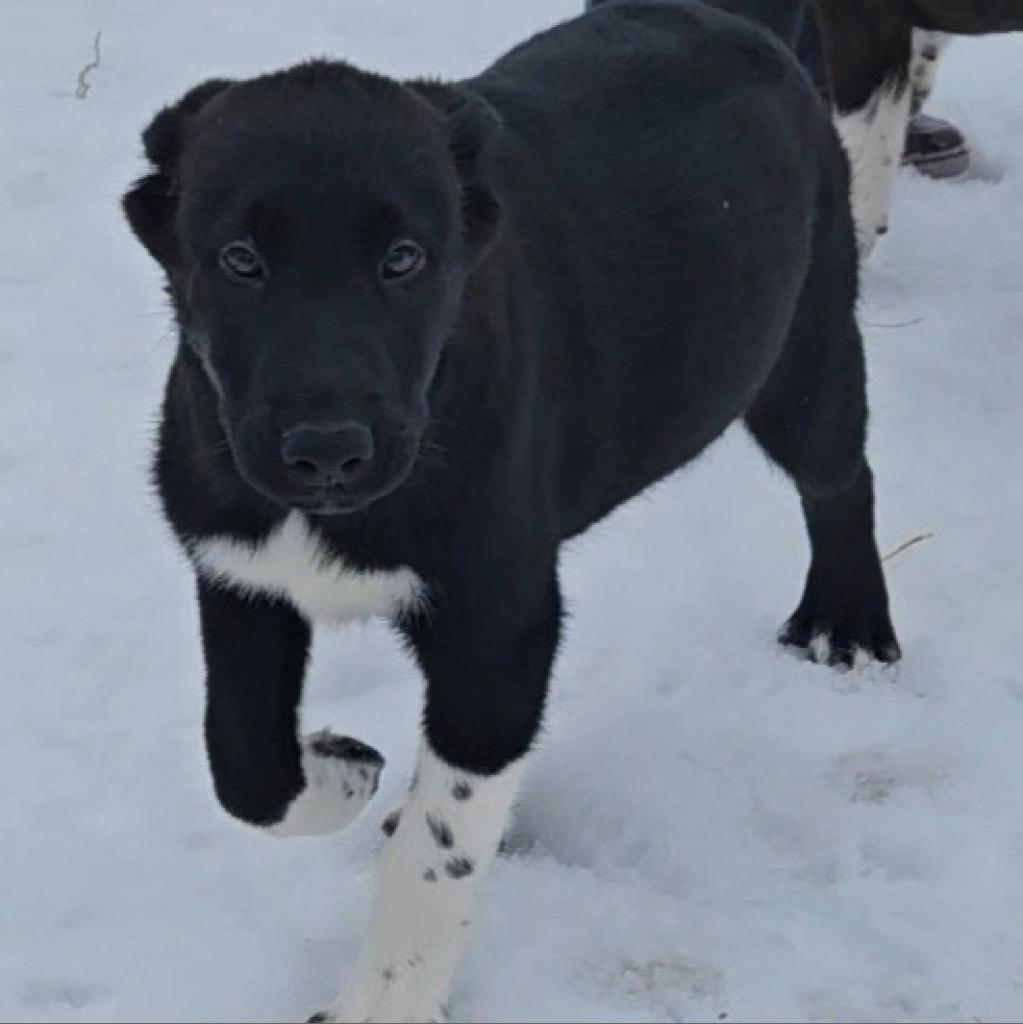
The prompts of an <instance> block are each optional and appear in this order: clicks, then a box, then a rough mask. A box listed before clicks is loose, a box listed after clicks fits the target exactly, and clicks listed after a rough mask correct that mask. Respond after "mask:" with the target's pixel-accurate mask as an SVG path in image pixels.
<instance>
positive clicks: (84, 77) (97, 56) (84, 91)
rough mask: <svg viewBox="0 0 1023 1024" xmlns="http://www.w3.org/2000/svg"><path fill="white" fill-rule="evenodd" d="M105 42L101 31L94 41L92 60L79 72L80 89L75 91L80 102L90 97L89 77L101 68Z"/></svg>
mask: <svg viewBox="0 0 1023 1024" xmlns="http://www.w3.org/2000/svg"><path fill="white" fill-rule="evenodd" d="M102 41H103V30H102V29H100V30H99V31H98V32H97V33H96V38H95V39H93V41H92V60H90V61H89V63H88V64H86V65H85V67H84V68H82V70H81V71H79V72H78V87H77V88H76V89H75V96H77V97H78V99H80V100H84V99H85V97H86V96H88V95H89V86H90V85H91V83H90V82H89V75H90V74H91V73H92V72H93V71H95V70H96V68H98V67H99V66H100V64H101V63H102V60H103V55H102V53H101V52H100V48H99V47H100V43H101V42H102Z"/></svg>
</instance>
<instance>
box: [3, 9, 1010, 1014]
mask: <svg viewBox="0 0 1023 1024" xmlns="http://www.w3.org/2000/svg"><path fill="white" fill-rule="evenodd" d="M574 7H575V4H574V2H572V0H508V3H507V4H505V3H499V2H498V0H429V2H427V0H388V2H386V3H385V2H383V0H302V3H301V4H297V3H293V2H288V0H216V2H210V0H165V2H163V3H156V2H138V0H0V683H2V690H0V793H2V797H0V800H2V811H3V817H2V822H3V824H2V826H0V833H2V840H0V1018H3V1019H4V1020H19V1021H20V1020H28V1021H43V1020H46V1021H101V1020H102V1021H113V1020H121V1021H129V1020H132V1021H135V1020H143V1021H150V1020H151V1021H170V1020H174V1021H230V1020H242V1019H244V1020H253V1021H257V1020H258V1021H286V1020H298V1019H304V1018H305V1016H306V1015H307V1014H308V1013H309V1012H310V1011H312V1010H314V1009H317V1008H319V1007H320V1006H322V1005H323V1004H325V1003H326V1002H327V1001H328V1000H329V999H330V998H331V997H333V996H334V995H335V994H336V991H337V989H338V986H339V983H340V980H341V978H342V977H343V974H344V972H345V971H346V970H347V969H348V968H349V966H350V965H351V963H352V961H353V958H354V955H355V952H356V946H357V942H358V937H359V935H360V932H361V929H362V927H363V924H364V919H365V915H366V911H367V903H368V894H369V890H370V879H371V867H372V862H373V856H374V852H375V850H376V849H377V847H378V845H379V832H378V825H379V822H380V819H381V818H382V817H383V816H384V815H385V814H386V813H387V811H388V810H389V809H390V808H391V807H392V806H394V805H395V804H396V803H398V802H399V799H400V796H401V794H402V793H403V791H404V787H405V784H406V779H407V774H408V771H409V768H410V763H411V760H412V757H413V754H414V747H415V731H414V726H415V721H416V716H417V709H418V701H419V682H418V679H417V677H416V675H415V673H414V672H413V670H412V668H411V666H410V664H409V663H408V662H407V661H406V660H405V658H404V656H403V655H401V654H400V653H399V651H398V650H397V646H396V644H395V643H394V642H393V639H392V638H391V637H390V636H389V635H388V633H387V632H386V630H385V629H383V628H382V627H379V626H371V627H365V628H356V629H349V630H347V631H345V632H344V633H341V634H331V635H326V636H321V637H320V638H319V639H318V642H317V649H316V658H315V664H314V666H313V671H312V678H311V684H310V689H309V698H308V701H307V708H306V720H307V725H308V726H309V727H319V726H322V725H324V724H328V723H330V724H332V725H334V726H335V727H337V728H339V729H340V730H341V731H343V732H348V733H351V734H352V735H355V736H359V737H362V738H364V739H366V740H368V741H369V742H372V743H373V744H375V745H376V746H378V747H379V748H380V749H381V750H383V751H384V752H385V753H386V754H387V756H388V758H389V770H388V772H387V773H386V775H385V781H384V784H383V787H382V791H381V793H380V795H379V797H378V798H377V800H376V801H375V802H374V803H373V804H372V805H371V808H370V810H369V811H368V812H367V813H366V814H365V816H364V817H363V818H362V819H360V820H359V821H358V822H357V823H356V824H355V825H354V826H353V827H352V828H351V829H350V831H349V832H347V833H346V834H343V835H340V836H337V837H335V838H330V839H325V840H295V841H289V842H288V843H278V842H275V841H273V840H269V839H266V838H263V837H261V836H258V835H253V834H250V833H249V832H247V831H246V830H245V829H244V828H242V827H241V826H238V825H236V824H234V823H233V822H232V821H231V820H230V819H229V818H228V817H227V816H226V815H224V814H223V813H222V812H221V811H220V810H219V808H218V807H217V806H216V805H215V803H214V801H213V799H212V796H211V792H210V786H209V782H208V779H207V775H206V770H205V764H204V755H203V751H202V747H201V742H200V739H201V737H200V719H201V711H202V691H201V670H200V664H199V657H198V644H197V638H196V628H195V622H194V612H193V606H192V601H191V582H190V577H189V574H188V572H187V571H186V568H185V566H184V565H183V563H182V560H181V558H180V557H179V556H178V554H177V553H176V551H175V549H174V548H173V546H172V545H171V543H170V541H169V538H168V535H167V533H166V532H165V530H164V528H163V526H162V524H161V522H160V520H159V518H158V516H157V515H156V513H155V511H154V503H153V500H152V498H151V496H150V494H149V492H148V486H147V482H146V475H145V470H146V464H147V458H148V447H149V437H150V434H151V428H152V423H153V412H154V407H155V404H156V402H157V399H158V394H159V391H160V388H161V386H162V381H163V377H164V374H165V371H166V368H167V365H168V363H169V360H170V358H171V354H172V350H173V345H174V341H173V338H172V336H171V335H170V333H169V332H168V318H167V315H166V310H165V306H164V303H163V300H162V296H161V291H160V287H159V279H158V276H157V273H156V271H155V268H154V267H153V266H152V265H151V264H150V263H149V261H148V259H147V258H146V256H145V255H144V253H143V251H142V249H141V248H140V247H139V246H137V245H136V244H135V242H134V241H133V240H132V239H131V238H130V237H129V234H128V231H127V228H126V227H125V225H124V223H123V222H122V220H121V218H120V215H119V212H118V207H117V203H118V199H119V195H120V193H121V192H122V190H123V188H124V187H125V185H126V184H127V183H128V181H129V180H130V179H131V178H132V177H133V175H135V174H137V173H139V172H140V171H141V161H140V157H139V145H138V133H139V131H140V129H141V128H142V127H143V126H144V125H145V124H146V122H147V121H148V119H149V117H150V116H151V114H152V113H153V112H154V111H155V110H156V108H157V107H158V106H159V105H161V104H163V103H164V102H166V101H168V100H171V99H173V98H176V97H177V96H178V95H179V94H180V93H181V92H183V91H184V90H185V89H186V88H187V87H188V86H190V85H192V84H193V83H195V82H196V81H198V80H200V79H202V78H204V77H207V76H211V75H224V74H227V75H232V74H233V75H247V74H252V73H255V72H258V71H262V70H265V69H269V68H273V67H277V66H280V65H283V64H287V63H289V62H292V61H294V60H296V59H299V58H302V57H305V56H308V55H312V54H330V55H339V56H346V57H349V58H351V59H352V60H354V61H356V62H359V63H362V64H364V65H367V66H369V67H373V68H377V69H382V70H385V71H388V72H392V73H395V74H411V73H424V72H434V73H443V74H446V75H449V76H459V75H463V74H468V73H472V72H473V71H475V70H477V69H479V68H481V67H482V66H484V65H485V64H486V63H487V62H488V61H489V60H490V59H491V58H492V57H493V56H495V55H496V54H497V53H499V52H500V51H501V50H502V49H504V48H505V47H506V46H508V45H509V44H511V43H513V42H515V41H517V40H519V39H520V38H522V37H524V36H526V35H527V34H529V33H530V32H531V31H532V30H534V29H536V28H539V27H541V26H543V25H546V24H549V23H550V22H552V21H553V20H556V19H559V18H561V17H563V16H567V15H570V14H572V13H573V12H574ZM99 29H102V31H103V37H102V43H101V49H102V64H101V66H100V67H99V68H97V69H96V70H95V71H94V72H92V74H91V77H90V83H91V87H90V89H89V91H88V95H87V97H86V99H84V100H79V99H76V98H75V95H74V91H75V84H76V76H77V73H78V70H79V68H80V67H82V65H84V64H85V63H86V62H87V61H88V60H89V59H90V56H91V48H92V40H93V37H94V35H95V33H96V31H97V30H99ZM931 109H932V111H933V112H934V113H938V114H946V115H950V116H952V117H954V118H956V119H957V120H958V121H960V122H961V123H962V124H963V125H964V126H965V128H966V129H967V131H968V132H969V135H970V137H971V141H972V143H973V145H974V146H975V148H976V150H977V154H978V156H977V173H976V174H975V176H974V177H973V178H972V179H971V180H969V181H966V182H959V183H955V184H944V185H942V184H935V183H932V182H927V181H924V180H922V179H919V178H916V177H914V175H913V174H911V173H905V174H903V176H902V178H901V180H900V182H899V187H898V196H897V202H896V208H895V216H894V222H893V230H892V233H891V235H889V237H888V239H887V240H885V241H884V242H883V244H882V245H881V247H880V248H879V250H878V251H877V253H876V254H875V258H874V259H873V261H872V263H871V265H870V267H869V268H868V269H867V271H866V274H865V290H866V296H865V301H864V305H863V320H864V323H865V330H866V337H867V343H868V348H869V358H870V365H871V388H872V400H873V407H874V421H873V433H872V441H871V447H872V456H873V460H874V464H875V468H876V471H877V478H878V495H879V518H880V527H879V528H880V541H881V546H882V548H883V549H884V550H886V551H888V550H890V549H892V548H894V547H896V546H897V545H899V544H900V543H902V542H903V541H905V540H907V539H909V538H910V537H913V536H915V535H917V534H920V533H933V534H934V538H933V539H932V540H929V541H928V542H926V543H921V544H918V545H916V546H915V547H913V548H911V549H910V550H908V551H906V552H905V553H904V554H902V555H900V556H899V557H898V558H896V559H895V560H894V561H892V562H891V563H890V564H889V569H890V584H891V588H892V592H893V603H894V612H895V615H896V623H897V626H898V628H899V630H900V635H901V639H902V643H903V647H904V649H905V653H906V658H905V661H904V662H903V664H902V665H901V666H900V668H899V669H898V671H897V672H892V673H888V674H880V673H873V674H866V675H859V674H850V675H844V676H843V675H836V674H832V673H830V672H828V671H827V670H824V669H820V668H816V667H813V666H810V665H807V664H803V663H800V662H798V661H796V660H795V659H793V658H792V657H790V656H788V655H786V654H785V653H783V652H782V651H779V650H778V649H776V648H775V646H774V645H773V642H772V638H773V632H774V629H775V627H776V626H777V625H778V624H779V623H780V622H781V621H782V619H783V618H784V617H785V615H786V614H787V613H788V612H789V611H790V610H791V609H792V607H793V606H794V604H795V602H796V600H797V598H798V595H799V591H800V587H801V585H802V577H803V572H804V569H805V563H806V554H807V552H806V544H805V541H804V537H803V532H802V526H801V523H800V520H799V514H798V506H797V502H796V499H795V497H794V495H793V493H792V492H791V490H790V488H789V487H788V485H787V484H786V482H785V481H784V480H783V479H782V478H780V477H779V476H778V475H777V474H775V473H773V472H772V471H771V470H770V469H769V468H768V467H767V465H766V464H765V462H764V461H763V459H762V458H761V457H760V456H759V455H758V454H757V453H756V452H755V451H754V450H753V449H752V446H751V444H750V443H749V442H748V441H747V440H746V438H745V437H743V436H742V435H741V434H740V433H738V432H734V433H733V435H731V436H730V437H729V438H727V439H726V440H725V441H724V442H723V443H721V444H720V445H719V446H718V447H717V448H715V449H714V450H713V451H712V452H711V453H710V454H709V455H708V456H707V457H706V458H704V459H703V460H702V461H701V462H700V463H699V464H698V465H697V466H695V467H692V468H690V469H689V470H688V471H686V472H684V473H683V474H681V476H680V477H679V478H678V479H676V480H673V481H669V482H668V483H666V484H664V485H662V486H661V487H659V488H657V489H656V491H655V492H654V493H653V494H651V495H650V496H648V497H645V498H642V499H640V500H638V501H637V502H635V503H633V505H632V506H631V507H629V508H627V509H624V510H623V511H621V512H620V514H618V515H617V516H616V517H615V518H614V519H613V520H611V521H609V522H608V523H607V524H606V525H604V526H602V527H600V528H599V529H597V530H596V531H594V532H593V533H592V534H590V535H589V536H588V537H586V538H585V539H584V540H583V541H581V542H580V543H577V544H576V545H574V547H573V549H572V550H571V551H570V552H569V553H568V554H567V556H566V558H565V580H566V585H567V589H568V592H569V596H570V600H571V606H572V609H573V612H574V615H573V618H572V622H571V628H570V632H569V640H568V643H567V645H566V647H565V651H564V656H563V658H562V660H561V662H560V664H559V668H558V673H557V685H556V689H555V697H554V700H553V713H552V715H551V723H550V729H549V732H548V735H547V738H546V741H545V743H544V749H543V751H542V753H541V754H540V756H539V757H538V758H537V760H536V763H535V765H534V770H533V772H532V775H531V779H530V783H529V785H528V788H527V792H526V794H525V799H524V801H523V804H522V807H521V810H520V813H519V815H518V818H517V823H516V826H515V843H514V851H515V852H514V853H513V854H512V855H511V856H510V857H508V858H505V859H502V860H501V862H500V863H499V864H498V865H497V868H496V870H495V871H494V874H493V878H492V879H491V884H490V886H489V888H488V890H487V894H486V900H485V904H484V906H483V907H482V908H481V914H480V920H479V924H478V927H477V930H476V933H475V943H474V945H473V949H472V952H471V954H470V956H469V958H468V960H467V962H466V964H465V967H464V970H463V972H462V974H461V977H460V983H459V986H458V990H457V996H456V999H455V1003H454V1016H455V1018H456V1019H458V1020H481V1021H513V1020H514V1021H549V1020H562V1021H681V1020H686V1021H689V1020H710V1021H718V1020H730V1021H743V1020H773V1021H837V1020H862V1021H866V1020H877V1021H924V1020H935V1019H941V1020H949V1021H953V1020H954V1021H978V1020H982V1021H1011V1020H1019V1019H1020V1018H1021V1017H1023V784H1021V783H1023V676H1021V670H1020V646H1021V641H1023V629H1021V621H1020V620H1021V617H1023V525H1021V524H1023V474H1021V472H1020V470H1021V465H1023V463H1021V455H1020V444H1021V438H1023V403H1021V402H1020V395H1021V394H1023V39H1021V38H1001V39H995V40H987V41H981V42H961V43H958V44H956V45H955V46H954V47H953V49H952V50H951V52H950V54H949V56H948V59H947V62H946V64H945V66H944V68H943V72H942V75H941V79H940V85H939V91H938V94H937V96H936V98H935V100H934V102H933V104H932V107H931ZM751 513H752V514H751ZM666 544H669V545H670V557H665V545H666Z"/></svg>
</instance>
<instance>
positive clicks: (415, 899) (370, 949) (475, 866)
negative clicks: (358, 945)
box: [312, 747, 525, 1022]
mask: <svg viewBox="0 0 1023 1024" xmlns="http://www.w3.org/2000/svg"><path fill="white" fill-rule="evenodd" d="M524 763H525V758H520V759H519V760H518V761H516V762H514V763H513V764H511V765H509V766H508V767H507V768H505V769H504V770H503V771H501V772H499V773H498V774H496V775H491V776H485V775H475V774H470V773H466V772H463V771H459V770H457V769H454V768H452V767H451V766H450V765H448V764H445V762H444V761H442V760H441V759H440V758H439V757H438V756H437V755H436V754H434V753H433V752H432V751H430V750H429V749H428V748H426V747H424V750H423V752H422V754H421V755H420V758H419V764H418V769H417V782H416V785H415V786H414V788H413V790H412V793H411V794H410V796H409V800H408V802H407V803H406V804H405V807H404V809H403V810H402V813H401V818H400V821H399V822H398V824H397V828H396V829H395V832H394V835H393V837H392V838H391V840H390V842H389V843H388V844H387V846H386V848H385V850H384V852H383V856H382V860H381V864H380V867H379V869H378V874H377V887H376V893H375V897H374V902H373V910H372V916H371V921H370V927H369V935H368V938H367V941H366V944H365V946H364V948H363V952H362V956H361V957H360V959H359V962H358V964H357V966H356V968H355V972H354V975H353V977H352V979H351V981H350V983H349V985H348V988H347V991H346V993H345V994H344V995H343V996H342V997H341V998H340V999H339V1000H338V1001H337V1002H336V1003H334V1004H333V1005H332V1006H331V1007H330V1008H329V1009H328V1010H326V1011H324V1012H323V1013H322V1014H316V1015H315V1016H314V1017H313V1018H312V1020H314V1021H346V1022H347V1021H389V1022H394V1021H440V1020H444V1019H445V1018H446V1003H447V1000H448V996H449V993H450V991H451V984H452V980H453V978H454V974H455V970H456V969H457V967H458V963H459V961H460V960H461V957H462V951H463V949H464V946H465V942H466V937H467V932H468V930H469V925H470V922H471V919H472V912H473V906H474V904H475V901H476V896H477V893H478V891H479V887H480V885H481V883H482V881H483V878H484V876H485V875H486V873H487V871H488V869H489V868H490V865H491V863H492V862H493V859H494V855H495V854H496V852H497V847H498V844H499V842H500V840H501V835H502V832H503V830H504V827H505V822H506V821H507V818H508V815H509V812H510V809H511V806H512V803H513V802H514V799H515V795H516V793H517V792H518V789H519V783H520V781H521V778H522V774H523V768H524Z"/></svg>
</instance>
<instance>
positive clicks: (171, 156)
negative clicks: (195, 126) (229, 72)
mask: <svg viewBox="0 0 1023 1024" xmlns="http://www.w3.org/2000/svg"><path fill="white" fill-rule="evenodd" d="M231 84H232V83H231V82H230V81H227V80H226V79H221V78H216V79H212V80H210V81H208V82H203V83H202V85H197V86H195V88H194V89H191V90H189V91H188V92H187V93H185V95H184V96H183V97H182V98H181V99H180V100H179V101H178V102H177V103H175V104H173V105H171V106H169V107H164V108H163V110H161V111H160V113H159V114H157V115H156V117H154V118H153V120H152V123H151V124H150V125H149V127H148V128H147V129H146V130H145V131H144V132H143V133H142V145H143V148H144V149H145V153H146V157H147V158H148V159H149V162H150V163H151V164H152V165H153V167H154V170H153V172H152V173H151V174H147V175H146V176H145V177H143V178H139V180H138V181H136V182H135V184H134V185H132V187H131V188H130V189H128V191H127V192H126V193H125V196H124V199H123V200H122V203H121V205H122V208H123V209H124V214H125V216H126V217H127V218H128V223H129V224H130V225H131V229H132V231H134V232H135V235H136V237H137V238H138V240H139V241H140V242H141V243H142V244H143V245H144V246H145V247H146V249H147V250H148V251H149V254H150V255H151V256H152V257H153V259H155V260H156V261H157V263H159V264H160V265H161V266H162V267H163V268H164V269H165V270H168V271H169V270H171V269H172V268H173V267H174V266H175V265H176V263H177V256H178V242H177V234H176V230H175V224H174V219H175V215H176V213H177V208H178V181H177V175H178V165H179V163H180V160H181V153H182V151H183V149H184V146H185V142H186V140H187V137H188V126H189V122H190V121H191V120H192V119H193V118H194V117H195V116H196V114H198V113H199V111H200V110H202V108H203V107H204V106H205V105H206V104H207V103H208V102H209V101H210V100H211V99H213V97H214V96H216V95H217V94H218V93H221V92H223V91H224V89H226V88H228V86H230V85H231Z"/></svg>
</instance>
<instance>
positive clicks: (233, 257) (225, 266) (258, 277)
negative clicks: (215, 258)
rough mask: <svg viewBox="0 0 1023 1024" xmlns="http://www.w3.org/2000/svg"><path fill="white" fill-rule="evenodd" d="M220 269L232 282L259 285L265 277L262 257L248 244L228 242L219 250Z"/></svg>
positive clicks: (264, 265)
mask: <svg viewBox="0 0 1023 1024" xmlns="http://www.w3.org/2000/svg"><path fill="white" fill-rule="evenodd" d="M219 262H220V269H221V270H223V271H224V273H225V274H227V276H228V277H230V278H231V279H232V280H234V281H240V282H242V283H243V284H261V283H262V281H263V280H264V278H265V277H266V264H265V263H264V262H263V257H262V256H260V255H259V253H258V252H256V250H255V248H254V247H253V246H252V245H250V244H249V243H248V242H228V243H227V245H225V246H224V248H223V249H221V250H220V258H219Z"/></svg>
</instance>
